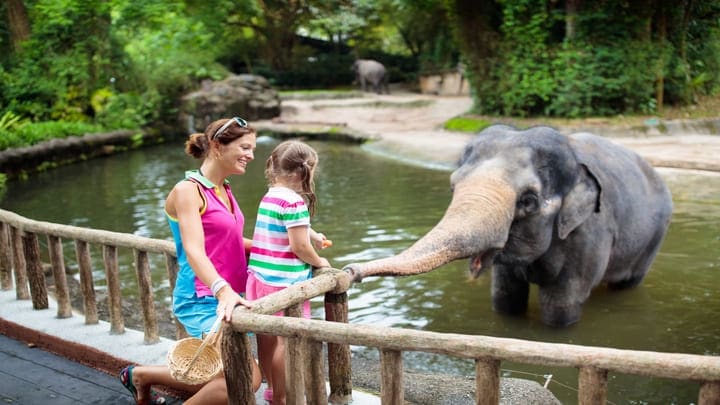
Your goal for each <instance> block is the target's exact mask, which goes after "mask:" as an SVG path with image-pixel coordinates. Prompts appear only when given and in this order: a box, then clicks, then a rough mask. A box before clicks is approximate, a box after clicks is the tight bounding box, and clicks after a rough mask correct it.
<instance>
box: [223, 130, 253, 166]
mask: <svg viewBox="0 0 720 405" xmlns="http://www.w3.org/2000/svg"><path fill="white" fill-rule="evenodd" d="M255 141H256V137H255V134H254V133H253V134H247V135H244V136H241V137H240V138H237V139H235V140H234V141H232V142H230V143H229V144H227V145H220V156H221V160H222V162H223V164H224V165H226V166H227V167H228V170H229V171H230V172H231V173H232V174H245V171H246V170H247V165H248V163H250V162H251V161H252V160H254V159H255V148H256V147H257V145H256V143H255Z"/></svg>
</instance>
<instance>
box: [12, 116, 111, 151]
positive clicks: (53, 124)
mask: <svg viewBox="0 0 720 405" xmlns="http://www.w3.org/2000/svg"><path fill="white" fill-rule="evenodd" d="M101 131H102V127H100V126H98V125H94V124H88V123H84V122H65V121H48V122H38V123H32V124H27V125H23V126H22V127H19V128H16V129H14V130H7V129H0V150H4V149H8V148H19V147H23V146H32V145H35V144H37V143H40V142H43V141H47V140H50V139H54V138H65V137H69V136H79V135H85V134H91V133H96V132H101Z"/></svg>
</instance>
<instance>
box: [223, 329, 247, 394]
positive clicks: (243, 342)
mask: <svg viewBox="0 0 720 405" xmlns="http://www.w3.org/2000/svg"><path fill="white" fill-rule="evenodd" d="M221 348H222V350H221V352H222V361H223V372H224V373H225V383H226V385H227V392H228V403H229V404H247V405H255V391H253V389H252V377H253V375H252V369H251V368H250V362H251V361H255V359H254V358H253V355H252V350H251V349H250V339H249V338H248V335H247V333H244V332H243V333H241V332H236V331H235V330H234V329H233V328H232V326H229V325H228V324H227V323H223V327H222V339H221Z"/></svg>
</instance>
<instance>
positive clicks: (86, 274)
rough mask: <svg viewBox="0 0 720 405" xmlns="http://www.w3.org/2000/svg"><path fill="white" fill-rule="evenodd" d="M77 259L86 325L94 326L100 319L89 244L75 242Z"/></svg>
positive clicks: (80, 241)
mask: <svg viewBox="0 0 720 405" xmlns="http://www.w3.org/2000/svg"><path fill="white" fill-rule="evenodd" d="M75 257H76V258H77V261H78V271H79V272H80V289H81V290H82V295H83V310H84V313H85V324H86V325H94V324H97V323H98V322H99V318H98V309H97V298H95V282H94V281H93V274H92V261H91V260H90V249H89V247H88V243H87V242H85V241H82V240H75Z"/></svg>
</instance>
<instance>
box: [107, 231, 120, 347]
mask: <svg viewBox="0 0 720 405" xmlns="http://www.w3.org/2000/svg"><path fill="white" fill-rule="evenodd" d="M103 261H104V262H105V278H106V279H107V294H108V312H110V333H111V334H115V335H120V334H123V333H125V320H124V319H123V314H122V307H121V305H122V297H121V292H120V274H119V270H118V256H117V247H115V246H109V245H104V246H103Z"/></svg>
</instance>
